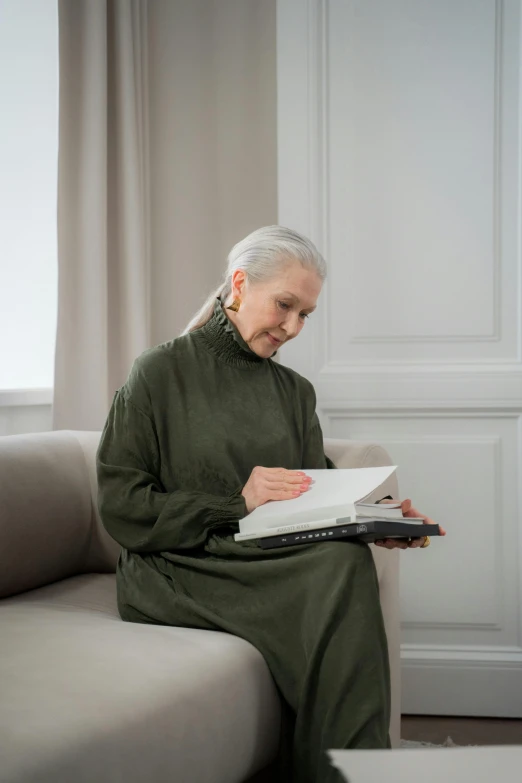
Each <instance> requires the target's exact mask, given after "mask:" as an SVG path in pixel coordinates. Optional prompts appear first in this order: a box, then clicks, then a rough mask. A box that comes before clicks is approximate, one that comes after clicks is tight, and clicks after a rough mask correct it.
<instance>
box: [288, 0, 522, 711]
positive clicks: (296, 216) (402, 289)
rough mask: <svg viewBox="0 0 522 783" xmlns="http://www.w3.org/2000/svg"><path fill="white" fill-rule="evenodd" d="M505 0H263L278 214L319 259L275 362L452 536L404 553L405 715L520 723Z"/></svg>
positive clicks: (511, 92)
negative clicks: (272, 51) (309, 314)
mask: <svg viewBox="0 0 522 783" xmlns="http://www.w3.org/2000/svg"><path fill="white" fill-rule="evenodd" d="M521 45H522V40H521V4H520V0H497V2H495V0H461V2H459V3H455V2H453V0H439V2H437V3H434V2H432V1H431V0H395V2H393V3H390V2H388V1H387V0H365V2H364V3H361V2H356V0H342V1H341V0H330V1H328V0H310V2H308V3H306V4H304V3H301V2H300V0H279V2H278V100H279V103H278V126H279V150H278V152H279V219H280V222H282V223H286V224H289V225H291V226H293V227H295V228H297V229H300V230H302V231H303V232H304V233H306V234H309V235H310V236H311V237H312V238H314V239H315V240H316V241H317V242H318V244H319V246H320V247H321V249H322V250H323V251H324V252H325V254H326V256H327V259H328V261H329V281H328V284H327V285H326V287H325V289H324V290H323V293H322V295H321V300H320V307H319V308H318V310H319V312H318V314H317V316H316V317H314V318H313V319H310V324H307V327H306V329H305V331H304V332H303V334H302V335H301V336H300V338H299V340H297V341H295V343H292V344H290V345H289V346H287V347H286V348H284V349H283V350H282V358H281V360H282V361H283V362H284V363H288V364H290V365H291V366H294V367H295V368H296V369H298V370H299V371H301V372H302V373H303V374H305V375H306V376H308V377H309V378H310V380H312V382H313V383H314V385H315V387H316V390H317V393H318V405H319V414H320V418H321V420H322V423H323V425H324V430H325V434H326V435H328V436H330V437H334V438H335V437H339V438H356V439H362V440H371V441H376V442H379V443H381V444H383V445H384V446H385V447H386V448H387V449H388V451H389V452H390V454H391V456H392V458H393V460H394V461H395V462H396V463H397V464H398V465H399V470H398V478H399V485H400V487H401V495H402V496H403V497H412V498H413V500H414V501H415V505H417V506H418V508H420V509H421V510H422V511H424V512H425V513H428V514H429V515H430V516H432V517H433V518H434V519H435V520H436V521H439V522H440V523H441V524H443V525H444V526H445V527H446V528H447V529H448V536H447V537H446V539H443V540H440V539H439V540H434V541H433V543H432V546H431V547H430V548H429V549H427V550H425V551H420V550H414V551H409V552H404V553H401V562H402V575H401V601H402V607H401V611H402V618H403V626H402V641H403V649H402V658H403V667H402V668H403V704H402V708H403V712H405V713H407V712H410V713H415V712H416V713H425V714H464V715H466V714H467V715H497V716H512V717H514V716H518V717H522V611H521V610H522V595H521V577H522V517H521V510H522V508H521V507H522V496H521V493H522V349H521V340H522V329H521V323H522V307H521V296H522V284H521V281H522V265H521V257H520V250H521V249H520V244H519V237H520V218H521V206H522V205H521V198H520V186H521V183H520V171H521V127H520V117H521V111H520V110H521V108H522V106H521V83H520V79H521V68H520V65H521Z"/></svg>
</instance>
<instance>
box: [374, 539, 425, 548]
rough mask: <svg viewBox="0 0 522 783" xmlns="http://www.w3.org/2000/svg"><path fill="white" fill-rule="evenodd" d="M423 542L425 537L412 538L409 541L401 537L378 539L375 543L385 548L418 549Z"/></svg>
mask: <svg viewBox="0 0 522 783" xmlns="http://www.w3.org/2000/svg"><path fill="white" fill-rule="evenodd" d="M423 542H424V537H422V538H412V540H411V541H410V542H409V543H408V541H405V540H404V539H401V538H385V539H384V540H380V541H376V542H375V544H376V545H377V546H380V547H384V548H385V549H418V548H419V547H421V546H422V544H423Z"/></svg>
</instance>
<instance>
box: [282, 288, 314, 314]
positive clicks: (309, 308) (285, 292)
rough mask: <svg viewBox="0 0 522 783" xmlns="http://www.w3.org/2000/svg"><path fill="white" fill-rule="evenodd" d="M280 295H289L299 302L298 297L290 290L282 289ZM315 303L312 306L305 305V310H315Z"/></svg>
mask: <svg viewBox="0 0 522 783" xmlns="http://www.w3.org/2000/svg"><path fill="white" fill-rule="evenodd" d="M281 296H289V297H290V299H294V301H296V302H299V297H297V296H296V295H295V294H292V293H291V292H290V291H282V292H281ZM316 307H317V305H314V306H313V307H307V308H305V309H306V310H315V308H316Z"/></svg>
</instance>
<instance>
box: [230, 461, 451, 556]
mask: <svg viewBox="0 0 522 783" xmlns="http://www.w3.org/2000/svg"><path fill="white" fill-rule="evenodd" d="M395 470H396V466H388V467H383V468H354V469H339V470H307V471H306V474H307V475H308V476H310V477H311V478H312V485H311V488H310V489H309V490H308V491H307V492H305V493H303V494H302V495H301V496H300V497H297V498H293V499H291V500H279V501H269V502H268V503H265V504H263V505H262V506H258V508H256V509H254V511H252V512H251V513H250V514H248V515H247V516H246V517H244V518H243V519H242V520H240V522H239V533H236V535H235V536H234V538H235V540H236V541H248V540H251V539H258V542H259V545H260V546H261V547H262V548H263V549H271V548H273V547H281V546H295V545H299V544H310V543H314V542H320V541H327V540H336V539H342V538H352V537H356V538H358V539H360V540H363V541H366V542H368V543H371V542H373V541H375V540H379V539H384V538H403V539H404V538H418V537H421V536H426V535H429V536H437V535H440V531H439V526H438V525H425V524H423V523H424V520H423V519H421V518H420V517H404V516H403V514H402V509H401V504H400V503H387V504H385V505H382V504H376V503H368V502H365V501H366V500H367V498H368V497H369V496H370V495H372V494H374V493H375V492H376V490H378V489H379V487H380V486H381V484H383V482H385V481H386V479H387V478H389V476H391V475H392V473H393V472H394V471H395ZM421 526H422V527H421Z"/></svg>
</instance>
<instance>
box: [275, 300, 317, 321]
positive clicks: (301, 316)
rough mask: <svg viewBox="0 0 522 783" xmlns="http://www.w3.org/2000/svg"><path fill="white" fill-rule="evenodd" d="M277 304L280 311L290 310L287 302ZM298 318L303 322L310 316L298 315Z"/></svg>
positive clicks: (305, 314)
mask: <svg viewBox="0 0 522 783" xmlns="http://www.w3.org/2000/svg"><path fill="white" fill-rule="evenodd" d="M277 304H278V305H279V307H280V308H281V309H282V310H289V309H290V305H289V304H287V302H278V303H277ZM299 318H302V319H303V320H304V319H305V318H310V316H309V315H308V314H307V313H299Z"/></svg>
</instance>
